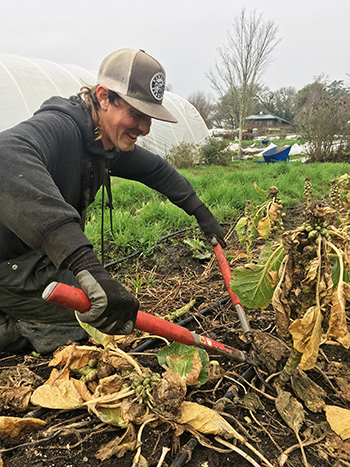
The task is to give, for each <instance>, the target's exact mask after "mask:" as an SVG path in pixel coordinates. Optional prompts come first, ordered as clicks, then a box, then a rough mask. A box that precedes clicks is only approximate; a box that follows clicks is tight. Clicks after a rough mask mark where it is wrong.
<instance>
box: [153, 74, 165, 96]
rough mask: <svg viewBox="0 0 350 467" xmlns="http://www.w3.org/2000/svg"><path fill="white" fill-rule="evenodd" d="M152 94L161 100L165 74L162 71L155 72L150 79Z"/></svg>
mask: <svg viewBox="0 0 350 467" xmlns="http://www.w3.org/2000/svg"><path fill="white" fill-rule="evenodd" d="M150 87H151V93H152V96H153V97H154V98H155V99H157V101H161V100H162V99H163V96H164V91H165V75H164V74H163V73H156V74H155V75H154V76H153V78H152V79H151V83H150Z"/></svg>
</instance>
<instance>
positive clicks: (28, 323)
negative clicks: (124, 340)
mask: <svg viewBox="0 0 350 467" xmlns="http://www.w3.org/2000/svg"><path fill="white" fill-rule="evenodd" d="M164 89H165V72H164V69H163V67H162V66H161V65H160V64H159V62H157V61H156V60H155V59H154V58H152V57H151V56H150V55H148V54H146V53H145V52H144V51H142V50H131V49H122V50H118V51H116V52H113V53H111V54H110V55H109V56H108V57H106V58H105V60H104V61H103V62H102V64H101V66H100V70H99V73H98V85H97V86H94V87H93V88H87V87H85V88H83V89H82V91H81V93H79V94H78V96H73V97H71V98H70V99H65V98H61V97H53V98H50V99H48V100H47V101H46V102H44V103H43V105H42V106H41V108H40V109H39V110H38V111H37V112H36V113H35V114H34V116H33V117H32V118H30V119H29V120H27V121H25V122H22V123H20V124H19V125H17V126H15V127H14V128H12V129H10V130H6V131H4V132H3V133H1V134H0V176H1V184H0V351H7V352H10V351H14V352H15V351H18V350H20V349H21V348H23V346H25V345H26V344H28V341H29V343H30V344H31V345H32V346H33V347H34V349H35V350H36V351H37V352H40V353H48V352H51V351H53V350H55V349H56V348H57V347H58V346H60V345H64V344H65V343H66V342H67V340H78V341H79V340H82V339H84V338H85V337H86V334H85V331H83V329H82V328H81V327H80V326H79V324H78V322H77V320H76V319H75V315H74V312H73V311H71V310H68V309H66V308H63V307H60V306H57V305H55V304H52V303H47V302H45V301H44V300H42V299H41V293H42V291H43V289H44V288H45V286H46V285H47V284H49V283H50V282H51V281H53V280H56V281H60V282H65V283H68V284H70V285H75V286H77V287H80V288H82V289H83V290H84V292H85V293H86V294H87V295H88V297H89V298H90V300H91V309H90V310H89V311H88V312H87V313H84V314H79V318H80V319H81V321H83V322H88V323H89V324H90V325H92V326H94V327H95V328H97V329H99V330H100V331H102V332H104V333H107V334H128V333H131V332H132V330H133V327H134V325H135V320H136V315H137V311H138V309H139V302H138V301H137V300H136V298H135V297H133V296H132V295H131V294H130V293H129V292H128V291H127V290H126V289H125V288H124V287H123V286H122V285H121V284H119V283H118V282H116V281H115V280H114V279H113V278H112V277H111V276H110V275H109V274H108V272H107V271H106V270H105V269H104V268H103V266H102V265H101V263H100V262H99V261H98V259H97V257H96V255H95V254H94V252H93V250H92V245H91V243H90V242H89V240H88V239H87V237H86V236H85V234H84V233H83V230H82V225H81V224H82V223H83V222H82V219H83V218H84V212H85V210H86V208H87V206H88V205H89V204H91V203H92V202H93V200H94V196H95V195H96V193H97V191H98V190H99V188H100V187H101V185H102V183H103V180H104V178H105V173H106V170H107V171H108V173H109V174H110V175H112V176H113V175H114V176H118V177H124V178H128V179H132V180H138V181H140V182H142V183H144V184H146V185H147V186H149V187H151V188H153V189H155V190H157V191H159V192H160V193H163V194H164V195H166V196H167V197H168V198H169V200H170V201H171V202H173V203H174V204H176V205H177V206H179V207H180V208H182V209H184V210H185V211H186V212H187V213H188V214H189V215H194V216H195V217H196V219H197V222H198V224H199V225H200V226H201V228H202V230H203V231H204V233H205V234H207V235H209V236H213V235H215V236H216V237H217V239H218V240H219V242H220V243H221V244H222V245H224V239H223V232H222V229H221V227H220V225H219V224H218V223H217V221H216V220H215V219H214V217H213V215H212V214H211V213H210V211H209V210H208V208H207V207H206V206H205V205H204V204H203V202H202V201H201V200H200V199H199V198H198V196H197V195H196V193H195V191H194V190H193V188H192V186H191V185H190V183H189V182H188V181H187V180H186V179H185V178H184V177H182V176H181V175H180V174H179V173H178V172H177V171H176V170H175V169H174V168H173V167H172V166H170V165H169V164H168V163H167V162H166V161H165V160H164V159H163V158H161V157H159V156H157V155H155V154H152V153H151V152H149V151H147V150H145V149H143V148H141V147H139V146H137V145H136V142H137V138H138V137H139V136H142V135H147V134H148V133H149V131H150V128H151V120H152V118H155V119H158V120H163V121H167V122H173V123H175V122H176V119H175V118H174V116H173V115H171V114H170V112H169V111H168V110H166V109H165V107H164V106H163V104H162V101H163V95H164Z"/></svg>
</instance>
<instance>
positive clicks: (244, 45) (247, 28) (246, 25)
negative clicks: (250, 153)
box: [208, 8, 279, 156]
mask: <svg viewBox="0 0 350 467" xmlns="http://www.w3.org/2000/svg"><path fill="white" fill-rule="evenodd" d="M277 31H278V29H277V27H276V26H275V24H274V22H273V21H264V20H263V18H262V15H259V16H257V15H256V13H255V11H254V12H252V13H250V14H248V13H247V12H246V10H245V9H244V8H243V9H242V10H241V12H240V14H239V15H238V16H236V17H235V18H234V21H233V24H232V31H228V38H227V43H226V44H225V45H224V46H223V47H221V48H219V49H218V53H219V56H220V62H219V63H218V62H216V64H215V71H213V70H210V71H209V73H208V78H209V80H210V82H211V84H212V87H213V88H214V89H215V90H216V91H217V92H218V94H219V96H220V97H221V98H222V97H223V96H226V95H228V96H230V99H231V102H232V114H233V115H234V116H235V121H236V124H237V126H238V128H239V156H240V155H241V146H242V134H243V127H244V125H245V119H246V117H247V116H248V108H249V104H250V103H251V100H252V99H253V98H254V96H255V95H256V93H257V90H258V88H259V80H260V78H261V75H262V74H263V73H264V71H265V70H266V68H267V67H268V65H269V64H270V63H271V54H272V51H273V50H274V48H275V47H276V45H277V44H278V42H279V40H278V39H277Z"/></svg>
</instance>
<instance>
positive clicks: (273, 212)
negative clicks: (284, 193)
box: [269, 201, 281, 221]
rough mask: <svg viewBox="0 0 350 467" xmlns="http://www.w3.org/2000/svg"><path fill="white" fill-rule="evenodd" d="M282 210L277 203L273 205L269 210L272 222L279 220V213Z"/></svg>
mask: <svg viewBox="0 0 350 467" xmlns="http://www.w3.org/2000/svg"><path fill="white" fill-rule="evenodd" d="M280 209H281V206H280V205H279V204H278V203H276V202H275V201H273V202H272V203H271V205H270V209H269V217H270V219H271V220H272V221H275V220H277V218H278V212H279V210H280Z"/></svg>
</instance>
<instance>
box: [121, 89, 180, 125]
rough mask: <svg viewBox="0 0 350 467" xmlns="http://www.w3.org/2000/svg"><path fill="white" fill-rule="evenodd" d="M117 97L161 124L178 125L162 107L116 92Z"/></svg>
mask: <svg viewBox="0 0 350 467" xmlns="http://www.w3.org/2000/svg"><path fill="white" fill-rule="evenodd" d="M118 95H119V96H120V97H121V98H122V99H123V100H124V101H125V102H127V103H128V104H129V105H131V106H132V107H134V108H135V109H136V110H138V111H139V112H142V113H143V114H145V115H147V116H148V117H152V118H155V119H156V120H162V121H163V122H170V123H178V121H177V119H176V118H175V117H174V115H172V114H171V113H170V112H169V111H168V110H167V109H166V108H165V107H163V105H161V104H153V103H152V102H146V101H141V100H139V99H135V98H134V97H129V96H126V95H124V94H121V93H119V92H118Z"/></svg>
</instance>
